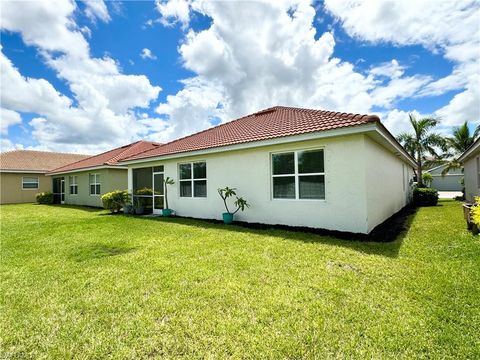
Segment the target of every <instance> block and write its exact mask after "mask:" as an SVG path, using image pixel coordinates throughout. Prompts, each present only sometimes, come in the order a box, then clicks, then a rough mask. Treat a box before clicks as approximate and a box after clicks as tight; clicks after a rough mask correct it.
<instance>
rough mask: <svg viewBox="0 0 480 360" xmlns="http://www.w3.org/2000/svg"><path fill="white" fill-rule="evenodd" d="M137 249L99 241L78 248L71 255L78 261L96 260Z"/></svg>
mask: <svg viewBox="0 0 480 360" xmlns="http://www.w3.org/2000/svg"><path fill="white" fill-rule="evenodd" d="M135 250H136V248H135V247H130V246H125V245H121V244H117V245H107V244H98V243H97V244H90V245H86V246H84V247H81V248H78V249H77V250H76V251H75V252H74V253H73V254H72V255H71V258H72V259H73V260H75V261H76V262H83V261H88V260H96V259H102V258H106V257H111V256H118V255H123V254H127V253H129V252H132V251H135Z"/></svg>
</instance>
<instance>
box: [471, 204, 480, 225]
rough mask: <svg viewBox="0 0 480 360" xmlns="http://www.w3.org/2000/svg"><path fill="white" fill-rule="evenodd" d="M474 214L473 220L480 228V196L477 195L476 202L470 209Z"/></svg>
mask: <svg viewBox="0 0 480 360" xmlns="http://www.w3.org/2000/svg"><path fill="white" fill-rule="evenodd" d="M470 214H471V216H472V222H473V223H474V224H475V225H477V228H480V197H479V196H476V197H475V204H474V206H472V208H471V210H470Z"/></svg>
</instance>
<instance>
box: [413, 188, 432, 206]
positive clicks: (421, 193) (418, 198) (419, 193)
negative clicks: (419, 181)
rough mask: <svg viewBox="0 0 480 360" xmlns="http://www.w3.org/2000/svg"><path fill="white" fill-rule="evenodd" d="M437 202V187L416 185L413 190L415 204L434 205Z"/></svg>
mask: <svg viewBox="0 0 480 360" xmlns="http://www.w3.org/2000/svg"><path fill="white" fill-rule="evenodd" d="M437 202H438V191H437V189H432V188H427V187H419V186H418V187H416V188H415V189H414V190H413V203H414V205H415V206H435V205H437Z"/></svg>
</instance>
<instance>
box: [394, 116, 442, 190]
mask: <svg viewBox="0 0 480 360" xmlns="http://www.w3.org/2000/svg"><path fill="white" fill-rule="evenodd" d="M408 116H409V118H410V124H411V125H412V128H413V132H405V133H402V134H400V135H399V136H398V137H397V139H398V141H399V142H400V143H401V144H402V145H403V146H404V147H405V149H406V150H407V151H408V152H409V153H410V155H412V157H414V158H415V160H416V161H417V169H416V174H417V181H418V185H419V186H420V187H422V186H423V178H422V175H423V166H425V162H426V161H427V158H426V157H427V155H430V156H433V158H434V159H438V158H439V157H440V156H439V154H438V150H439V149H440V150H442V151H446V141H445V139H444V138H443V137H442V136H441V135H440V134H437V133H433V132H431V130H433V129H434V128H435V127H436V126H437V125H438V124H439V121H438V120H437V119H436V118H433V117H425V118H422V119H417V118H416V117H415V115H413V114H409V115H408Z"/></svg>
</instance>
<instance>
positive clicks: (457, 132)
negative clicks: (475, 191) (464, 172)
mask: <svg viewBox="0 0 480 360" xmlns="http://www.w3.org/2000/svg"><path fill="white" fill-rule="evenodd" d="M479 135H480V125H478V126H477V127H476V128H475V131H474V132H473V134H472V133H471V132H470V129H469V127H468V121H465V122H464V123H463V124H462V125H460V126H458V127H456V128H454V129H453V136H452V137H447V138H446V139H445V140H446V142H447V146H448V147H449V149H450V150H451V151H452V153H449V154H448V155H449V157H454V158H453V159H452V160H449V161H447V162H446V164H447V166H445V169H443V171H442V175H446V174H447V173H448V172H449V171H450V170H453V169H460V168H461V167H462V164H460V162H459V161H458V160H457V159H458V156H460V155H461V154H463V153H464V152H465V151H467V149H468V148H469V147H470V146H472V144H473V143H474V142H475V140H477V138H478V136H479Z"/></svg>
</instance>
